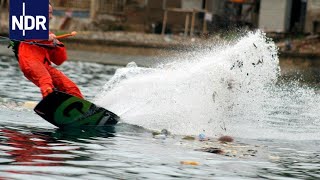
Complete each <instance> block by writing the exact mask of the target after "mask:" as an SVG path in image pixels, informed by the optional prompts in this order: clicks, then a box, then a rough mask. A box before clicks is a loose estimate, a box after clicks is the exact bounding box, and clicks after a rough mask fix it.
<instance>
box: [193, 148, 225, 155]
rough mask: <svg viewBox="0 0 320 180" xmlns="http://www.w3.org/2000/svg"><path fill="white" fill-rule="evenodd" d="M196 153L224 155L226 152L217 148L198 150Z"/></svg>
mask: <svg viewBox="0 0 320 180" xmlns="http://www.w3.org/2000/svg"><path fill="white" fill-rule="evenodd" d="M196 151H203V152H208V153H214V154H224V151H223V150H222V149H220V148H215V147H208V148H203V149H196Z"/></svg>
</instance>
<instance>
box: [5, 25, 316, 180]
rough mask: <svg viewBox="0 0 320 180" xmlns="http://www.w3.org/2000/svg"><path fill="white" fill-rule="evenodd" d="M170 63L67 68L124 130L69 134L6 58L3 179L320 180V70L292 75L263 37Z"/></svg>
mask: <svg viewBox="0 0 320 180" xmlns="http://www.w3.org/2000/svg"><path fill="white" fill-rule="evenodd" d="M168 61H169V62H171V63H164V64H159V65H157V66H154V67H149V68H145V67H138V66H137V65H136V64H135V63H134V62H132V63H130V64H128V65H127V67H116V66H106V65H101V64H95V63H84V62H72V61H70V62H66V63H65V64H63V65H62V66H61V67H59V68H60V69H61V70H62V71H63V72H64V73H65V74H67V75H68V76H69V77H71V78H72V79H73V80H74V81H75V82H76V83H77V84H78V85H79V87H80V89H81V90H82V91H83V94H84V95H85V96H86V98H87V99H88V100H91V101H93V102H95V103H96V104H98V105H100V106H103V107H105V108H107V109H109V110H111V111H113V112H115V113H116V114H118V115H119V116H120V117H121V122H120V123H119V124H118V125H116V126H114V127H100V128H87V129H82V130H79V129H68V130H61V129H57V128H56V127H54V126H53V125H51V124H49V123H48V122H46V121H45V120H43V119H41V118H40V117H39V116H37V115H36V114H35V113H34V112H33V110H32V106H31V105H32V103H31V102H30V101H35V102H37V101H39V100H40V99H41V95H40V93H39V90H38V88H37V87H35V86H34V85H33V84H32V83H31V82H29V81H27V80H26V79H25V78H24V76H23V75H22V73H21V72H20V70H19V68H18V65H17V62H16V60H15V59H14V58H13V57H8V56H0V76H1V80H0V98H1V100H0V139H1V140H0V142H1V144H0V163H1V164H0V172H1V173H0V178H2V179H187V178H193V179H318V178H320V165H319V164H320V150H319V145H320V132H319V128H320V106H319V103H320V92H319V90H320V85H319V81H320V79H319V77H320V69H319V67H308V68H305V69H303V71H301V70H299V69H294V68H293V69H290V70H288V68H287V67H285V66H282V67H280V65H279V59H278V51H277V47H276V46H275V44H274V43H273V42H272V40H270V39H268V38H267V37H265V35H264V33H262V32H259V31H257V32H250V33H248V34H247V35H245V36H243V37H239V39H238V40H236V41H234V42H232V43H225V44H220V45H219V46H217V45H215V46H212V47H211V48H206V49H201V50H199V49H197V50H195V51H193V52H189V53H184V54H181V55H180V56H178V58H177V57H175V58H172V59H169V60H168V59H166V60H165V62H168ZM286 68H287V69H286ZM30 104H31V105H30ZM161 131H162V132H165V133H162V134H161ZM167 132H169V133H167ZM159 133H160V134H159ZM199 134H201V136H199ZM223 135H228V136H231V137H233V138H234V142H231V143H222V142H219V141H218V140H217V139H218V138H219V137H221V136H223ZM218 150H219V151H218Z"/></svg>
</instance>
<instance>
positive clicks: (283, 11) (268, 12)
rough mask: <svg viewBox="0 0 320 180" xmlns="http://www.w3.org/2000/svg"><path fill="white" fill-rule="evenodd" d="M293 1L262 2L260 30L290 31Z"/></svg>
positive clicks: (269, 0) (266, 0)
mask: <svg viewBox="0 0 320 180" xmlns="http://www.w3.org/2000/svg"><path fill="white" fill-rule="evenodd" d="M290 8H291V0H261V4H260V15H259V28H260V29H263V30H264V31H266V32H286V31H288V30H289V22H290V13H291V11H290V10H291V9H290Z"/></svg>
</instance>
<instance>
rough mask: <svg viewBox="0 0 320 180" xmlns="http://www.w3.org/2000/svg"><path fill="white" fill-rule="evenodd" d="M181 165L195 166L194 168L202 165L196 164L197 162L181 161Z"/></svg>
mask: <svg viewBox="0 0 320 180" xmlns="http://www.w3.org/2000/svg"><path fill="white" fill-rule="evenodd" d="M180 164H183V165H193V166H198V165H200V163H199V162H196V161H180Z"/></svg>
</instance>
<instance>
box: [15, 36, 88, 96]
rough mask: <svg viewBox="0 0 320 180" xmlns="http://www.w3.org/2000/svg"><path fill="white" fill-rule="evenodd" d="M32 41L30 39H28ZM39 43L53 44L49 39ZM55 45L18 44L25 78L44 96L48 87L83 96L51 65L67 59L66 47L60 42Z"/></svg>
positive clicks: (21, 67) (74, 85) (72, 83)
mask: <svg viewBox="0 0 320 180" xmlns="http://www.w3.org/2000/svg"><path fill="white" fill-rule="evenodd" d="M30 42H32V41H30ZM39 43H40V42H39ZM41 44H51V45H52V44H53V43H52V42H51V41H41ZM59 45H60V46H56V47H41V46H39V45H36V44H29V43H27V42H21V43H20V44H19V48H18V49H19V50H18V59H19V66H20V69H21V71H22V72H23V74H24V75H25V77H26V78H28V79H29V80H30V81H32V82H33V83H34V84H35V85H37V86H38V87H39V88H40V90H41V93H42V96H43V97H45V96H46V95H48V89H49V90H50V89H53V88H56V89H57V90H59V91H62V92H66V93H68V94H71V95H74V96H77V97H80V98H83V96H82V94H81V92H80V90H79V88H78V87H77V85H76V84H75V83H74V82H72V81H71V80H70V79H69V78H68V77H67V76H66V75H64V74H63V73H62V72H60V71H59V70H58V69H56V68H54V67H52V66H51V62H53V63H54V64H56V65H60V64H62V63H63V62H64V61H65V60H67V53H66V49H65V47H64V46H63V44H62V43H61V42H59Z"/></svg>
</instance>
